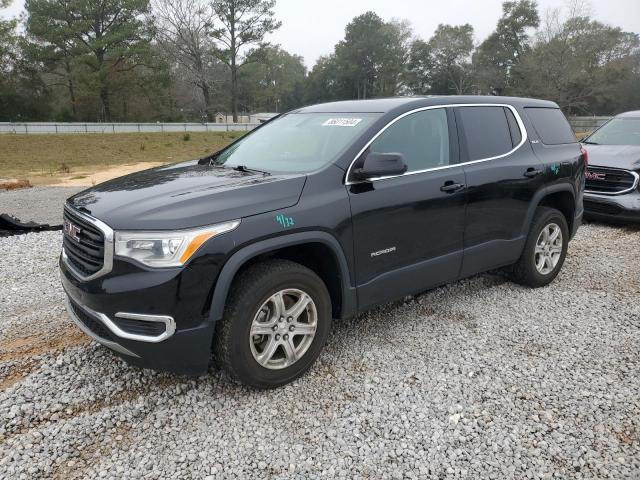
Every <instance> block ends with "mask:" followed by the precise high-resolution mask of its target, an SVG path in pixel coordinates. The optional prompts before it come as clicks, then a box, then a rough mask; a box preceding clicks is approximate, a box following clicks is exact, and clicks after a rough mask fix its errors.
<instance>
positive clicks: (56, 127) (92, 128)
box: [0, 122, 259, 135]
mask: <svg viewBox="0 0 640 480" xmlns="http://www.w3.org/2000/svg"><path fill="white" fill-rule="evenodd" d="M258 125H259V124H257V123H79V122H75V123H51V122H43V123H31V122H28V123H13V122H0V134H3V133H14V134H23V135H24V134H36V133H138V132H142V133H153V132H233V131H240V132H246V131H249V130H252V129H254V128H255V127H257V126H258Z"/></svg>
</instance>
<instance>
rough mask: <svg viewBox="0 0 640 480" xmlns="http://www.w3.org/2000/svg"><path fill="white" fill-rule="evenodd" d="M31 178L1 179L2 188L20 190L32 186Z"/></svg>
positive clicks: (0, 186)
mask: <svg viewBox="0 0 640 480" xmlns="http://www.w3.org/2000/svg"><path fill="white" fill-rule="evenodd" d="M32 186H33V185H31V182H29V180H18V179H15V178H12V179H10V180H4V179H0V190H19V189H21V188H31V187H32Z"/></svg>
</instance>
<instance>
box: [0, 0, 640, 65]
mask: <svg viewBox="0 0 640 480" xmlns="http://www.w3.org/2000/svg"><path fill="white" fill-rule="evenodd" d="M502 2H503V0H277V3H276V7H275V12H276V17H277V19H278V20H280V21H282V27H281V28H280V29H279V30H278V31H277V32H275V33H273V34H272V35H270V37H269V40H270V41H271V42H272V43H275V44H280V45H281V46H282V47H283V48H284V49H285V50H287V51H288V52H290V53H295V54H297V55H301V56H302V57H303V58H304V62H305V65H307V67H309V68H310V67H312V66H313V64H314V63H315V62H316V60H317V59H318V57H320V56H321V55H326V54H329V53H331V52H332V51H333V46H334V45H335V44H336V43H337V42H338V41H340V40H341V39H342V38H343V37H344V28H345V26H346V25H347V24H348V23H349V22H350V21H351V19H352V18H353V17H355V16H357V15H360V14H362V13H364V12H366V11H368V10H372V11H374V12H376V13H377V14H378V15H380V16H381V17H382V18H383V19H384V20H391V19H393V18H397V19H401V20H405V19H406V20H409V21H410V22H411V25H412V27H413V31H414V34H415V35H416V36H418V37H421V38H424V39H428V38H429V37H430V36H431V35H432V34H433V32H434V30H435V29H436V27H437V26H438V24H440V23H449V24H452V25H459V24H464V23H470V24H471V25H473V27H474V30H475V37H476V38H475V39H476V42H478V43H479V42H481V41H482V40H483V39H484V38H486V37H487V36H488V35H489V34H490V33H491V32H492V31H493V29H494V28H495V26H496V23H497V21H498V18H499V17H500V15H501V13H502V9H501V5H502ZM587 3H588V4H589V7H588V8H589V10H590V14H591V16H592V18H595V19H598V20H599V21H601V22H603V23H607V24H610V25H613V26H617V27H621V28H622V29H623V30H626V31H631V32H636V33H640V0H587ZM23 4H24V0H14V3H13V4H12V5H11V6H10V8H9V9H6V10H4V11H2V10H0V16H3V17H7V16H12V15H17V14H19V13H20V12H21V11H22V8H23V7H22V5H23ZM563 5H565V1H564V0H538V7H539V11H540V12H541V13H544V12H545V11H546V10H548V9H554V8H558V7H562V6H563Z"/></svg>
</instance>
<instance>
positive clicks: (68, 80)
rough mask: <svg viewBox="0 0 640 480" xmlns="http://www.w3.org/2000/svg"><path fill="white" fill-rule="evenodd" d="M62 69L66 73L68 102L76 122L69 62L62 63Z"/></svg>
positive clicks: (74, 96) (74, 98)
mask: <svg viewBox="0 0 640 480" xmlns="http://www.w3.org/2000/svg"><path fill="white" fill-rule="evenodd" d="M64 67H65V70H66V72H67V88H68V89H69V100H70V101H71V112H72V113H73V119H74V120H75V121H77V120H78V112H77V111H76V93H75V89H74V86H73V78H71V65H69V62H68V61H66V62H64Z"/></svg>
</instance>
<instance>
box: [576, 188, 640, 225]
mask: <svg viewBox="0 0 640 480" xmlns="http://www.w3.org/2000/svg"><path fill="white" fill-rule="evenodd" d="M584 211H585V215H586V216H587V217H589V218H593V219H601V220H616V221H624V222H640V192H639V191H634V192H630V193H626V194H622V195H598V194H595V193H585V194H584Z"/></svg>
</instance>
